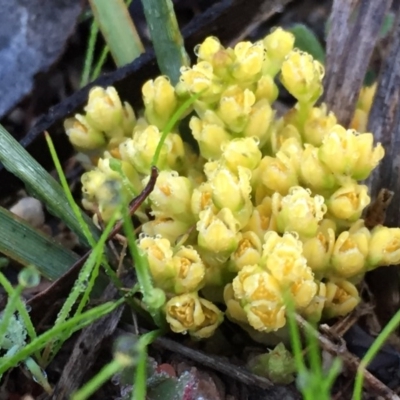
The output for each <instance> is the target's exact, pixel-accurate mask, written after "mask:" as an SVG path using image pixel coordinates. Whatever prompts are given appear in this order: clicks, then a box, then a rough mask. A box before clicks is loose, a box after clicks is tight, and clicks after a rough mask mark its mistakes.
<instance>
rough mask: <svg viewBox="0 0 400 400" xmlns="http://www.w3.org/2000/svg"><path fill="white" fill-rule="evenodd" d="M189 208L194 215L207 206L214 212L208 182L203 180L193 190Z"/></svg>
mask: <svg viewBox="0 0 400 400" xmlns="http://www.w3.org/2000/svg"><path fill="white" fill-rule="evenodd" d="M191 208H192V213H193V214H194V215H195V216H196V217H198V216H199V214H200V213H201V212H202V211H204V210H206V209H208V208H211V209H212V210H213V211H215V212H216V207H215V206H214V204H213V202H212V188H211V184H210V182H204V183H202V184H201V185H200V186H199V187H197V188H195V189H194V190H193V194H192V200H191Z"/></svg>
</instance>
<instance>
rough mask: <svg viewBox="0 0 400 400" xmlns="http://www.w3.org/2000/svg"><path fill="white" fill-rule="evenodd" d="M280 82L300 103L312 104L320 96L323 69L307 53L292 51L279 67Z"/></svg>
mask: <svg viewBox="0 0 400 400" xmlns="http://www.w3.org/2000/svg"><path fill="white" fill-rule="evenodd" d="M281 71H282V72H281V82H282V84H283V86H285V88H286V89H287V90H288V92H289V93H290V94H291V95H292V96H293V97H295V98H296V99H297V100H298V101H299V102H300V103H307V104H314V103H315V102H316V101H317V100H318V98H319V97H320V96H321V94H322V90H323V89H322V78H323V77H324V67H323V66H322V64H321V63H319V62H318V61H316V60H314V59H313V58H312V56H311V55H310V54H308V53H304V52H302V51H300V50H297V49H294V50H292V51H291V52H290V53H289V54H288V55H287V56H286V58H285V60H284V62H283V64H282V67H281Z"/></svg>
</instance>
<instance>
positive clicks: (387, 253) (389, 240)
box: [368, 225, 400, 269]
mask: <svg viewBox="0 0 400 400" xmlns="http://www.w3.org/2000/svg"><path fill="white" fill-rule="evenodd" d="M397 264H400V228H388V227H386V226H382V225H378V226H377V227H375V228H374V229H373V230H372V231H371V239H370V242H369V250H368V265H369V269H374V268H376V267H381V266H385V265H397Z"/></svg>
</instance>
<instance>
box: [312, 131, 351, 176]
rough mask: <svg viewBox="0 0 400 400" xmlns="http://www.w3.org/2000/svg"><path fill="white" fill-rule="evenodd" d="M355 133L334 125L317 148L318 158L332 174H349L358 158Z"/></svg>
mask: <svg viewBox="0 0 400 400" xmlns="http://www.w3.org/2000/svg"><path fill="white" fill-rule="evenodd" d="M358 147H359V145H358V144H357V140H356V133H355V131H352V130H350V129H348V130H346V129H345V128H343V126H341V125H334V126H333V127H332V128H331V130H330V131H329V133H327V134H326V136H325V138H324V139H323V141H322V145H321V147H320V148H319V152H318V156H319V159H320V160H321V161H322V162H323V163H324V164H325V166H326V167H327V168H328V169H329V170H331V171H332V172H333V173H334V174H338V175H351V174H352V173H353V171H354V168H355V166H356V165H357V160H358V158H359V149H358Z"/></svg>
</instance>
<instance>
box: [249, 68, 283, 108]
mask: <svg viewBox="0 0 400 400" xmlns="http://www.w3.org/2000/svg"><path fill="white" fill-rule="evenodd" d="M254 94H255V96H256V101H259V100H261V99H266V100H267V101H268V102H269V103H270V104H272V103H273V102H274V101H275V100H276V99H277V98H278V95H279V90H278V86H276V83H275V82H274V78H273V77H272V76H271V75H263V76H262V77H261V78H260V79H259V80H258V81H257V87H256V90H255V92H254Z"/></svg>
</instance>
